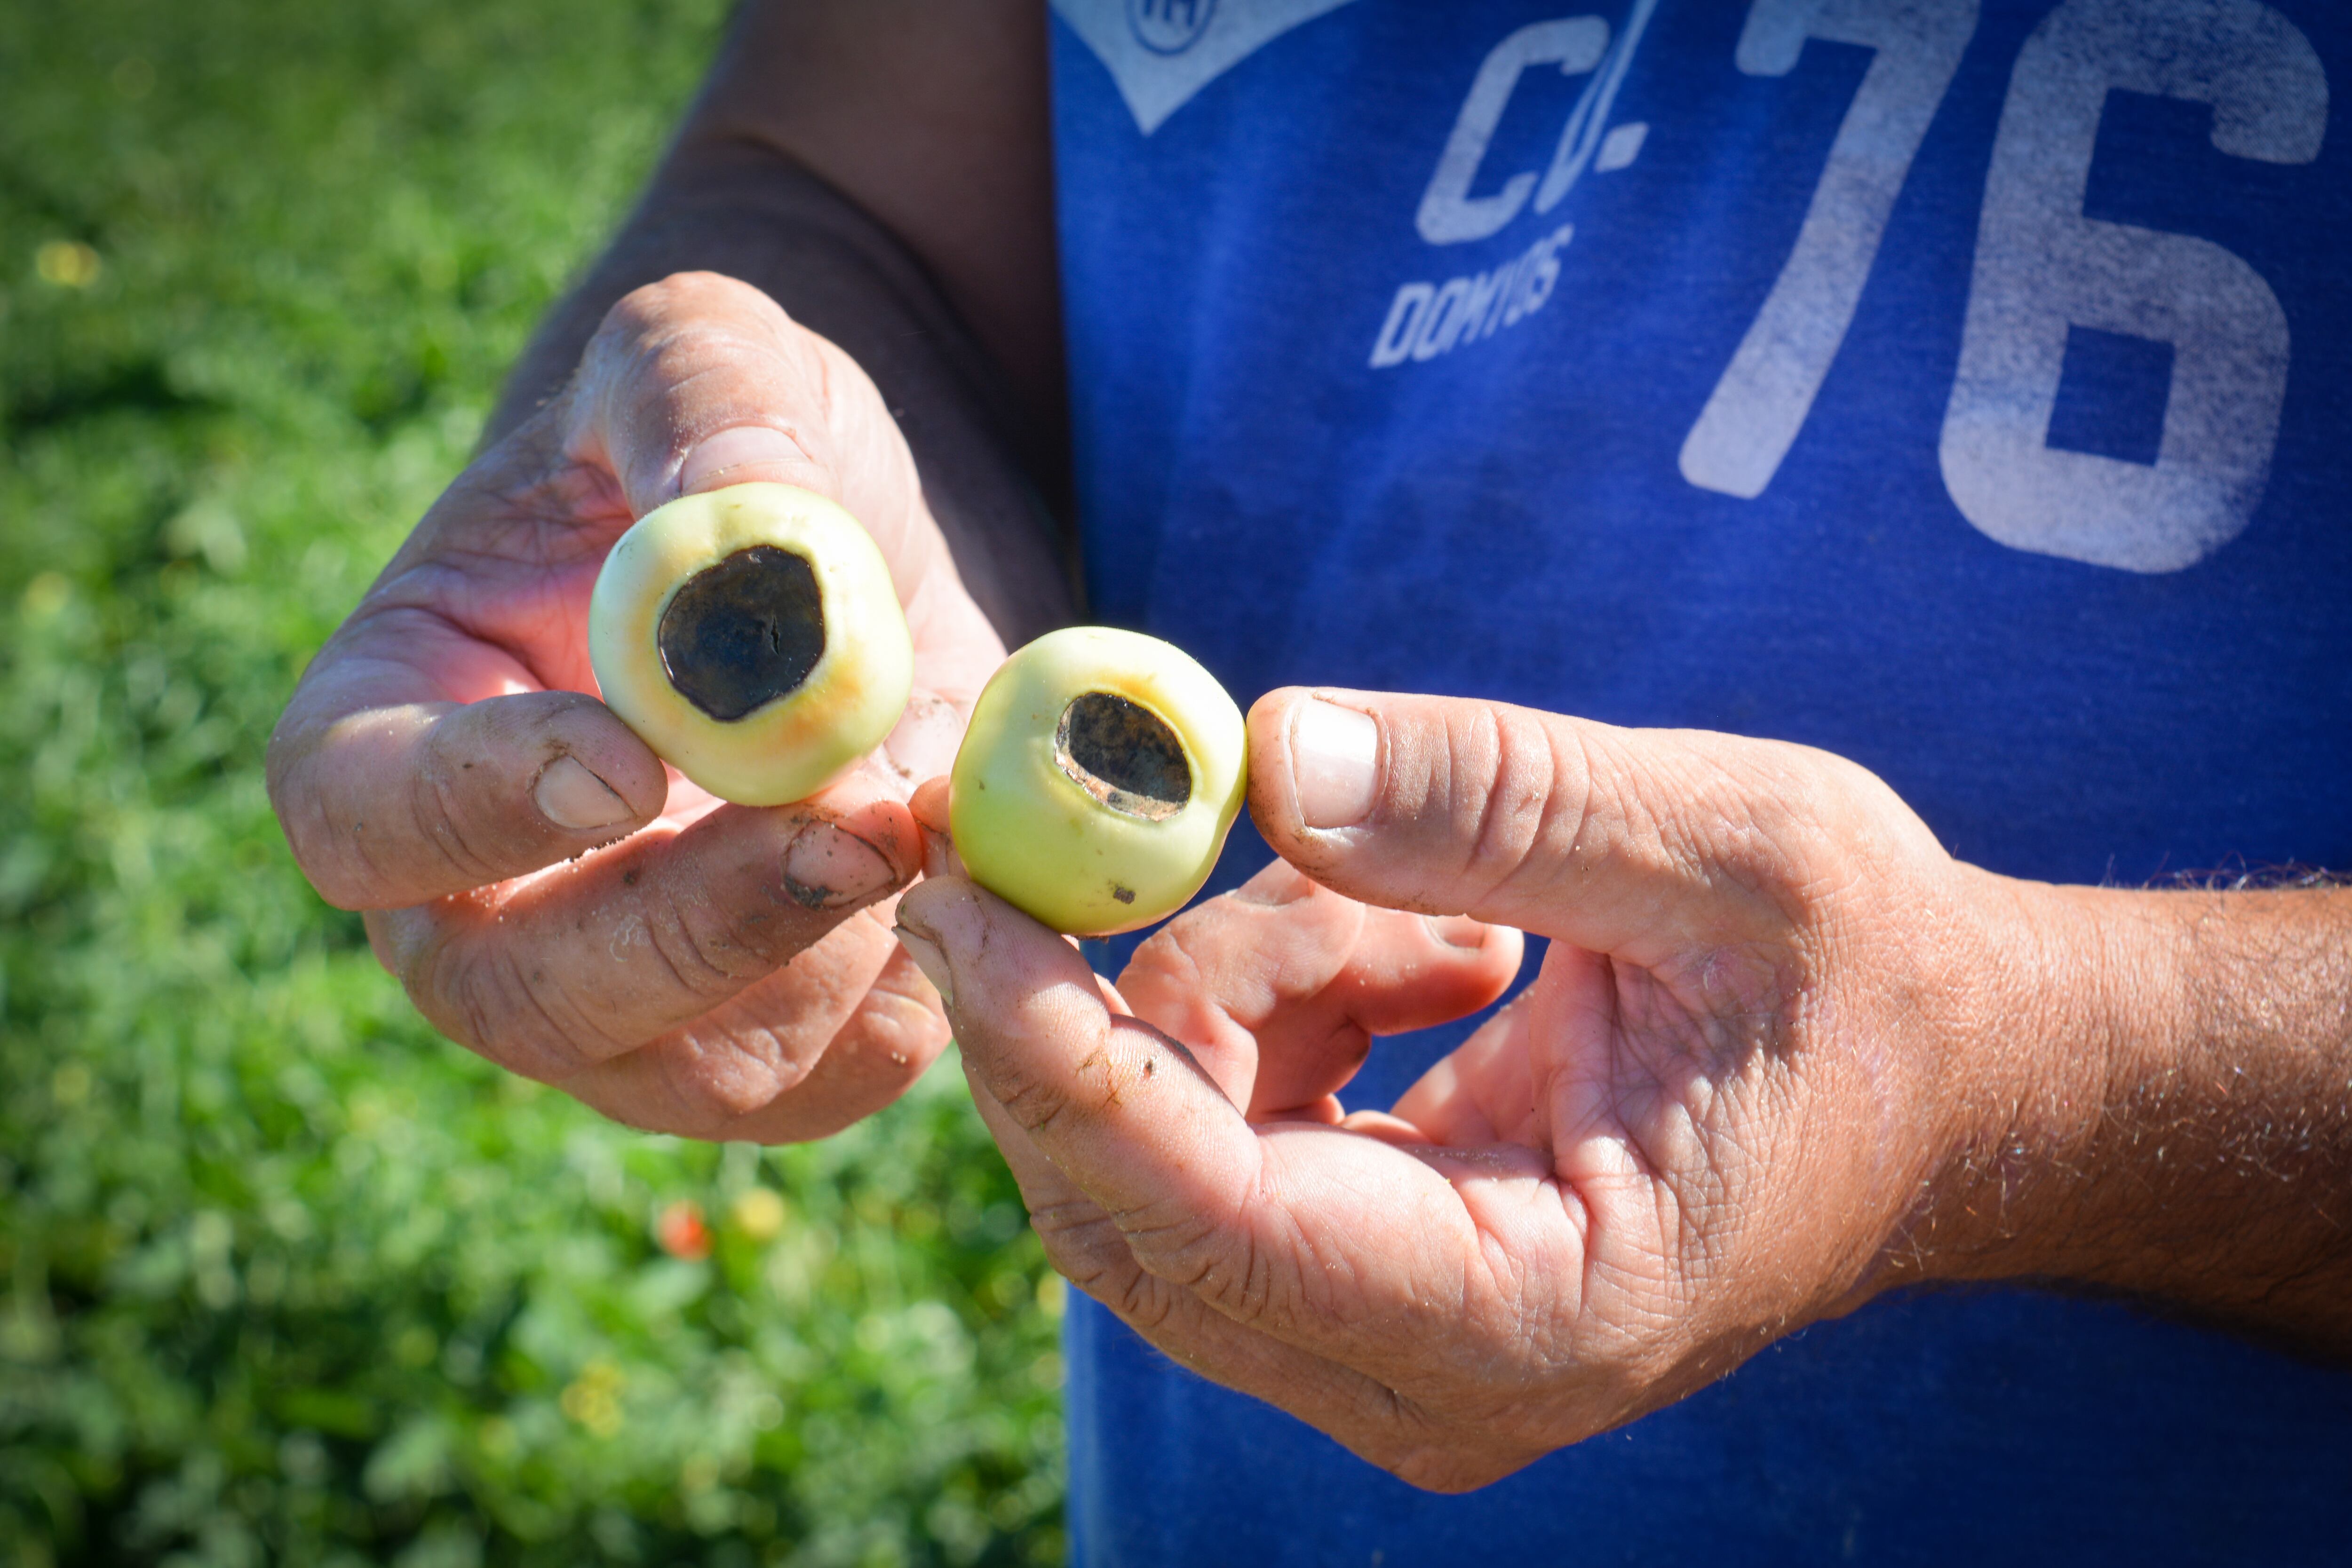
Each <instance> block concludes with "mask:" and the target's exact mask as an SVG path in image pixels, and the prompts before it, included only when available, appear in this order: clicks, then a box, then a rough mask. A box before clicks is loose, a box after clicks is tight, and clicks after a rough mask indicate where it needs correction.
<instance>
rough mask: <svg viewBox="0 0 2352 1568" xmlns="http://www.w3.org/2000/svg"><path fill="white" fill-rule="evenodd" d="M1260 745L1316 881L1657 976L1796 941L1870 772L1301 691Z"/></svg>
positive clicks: (1503, 713)
mask: <svg viewBox="0 0 2352 1568" xmlns="http://www.w3.org/2000/svg"><path fill="white" fill-rule="evenodd" d="M1249 745H1250V758H1249V766H1250V814H1251V815H1252V817H1254V818H1255V820H1256V822H1257V826H1258V831H1260V832H1262V833H1263V834H1264V835H1265V840H1266V842H1267V843H1268V844H1270V845H1272V846H1273V848H1274V850H1275V852H1276V853H1278V854H1280V855H1281V856H1282V857H1283V858H1284V859H1285V860H1287V861H1289V862H1292V863H1293V864H1295V865H1297V867H1298V868H1299V869H1300V870H1302V871H1304V872H1306V873H1307V874H1308V875H1310V876H1312V877H1314V878H1315V879H1316V880H1317V881H1318V882H1320V883H1324V884H1325V885H1327V886H1329V887H1332V888H1336V889H1337V890H1339V892H1341V893H1344V894H1349V896H1351V897H1355V898H1360V899H1362V900H1363V901H1364V902H1366V903H1368V904H1385V905H1388V906H1390V907H1391V908H1398V909H1411V910H1417V911H1420V912H1422V913H1423V914H1429V915H1475V916H1476V917H1477V918H1478V919H1480V920H1485V921H1489V922H1493V923H1495V924H1497V925H1516V926H1517V927H1519V928H1520V929H1521V930H1525V931H1532V932H1535V933H1537V934H1538V935H1541V936H1551V937H1558V938H1559V939H1561V940H1563V941H1567V942H1570V943H1571V944H1573V945H1575V946H1580V947H1586V948H1591V949H1592V950H1595V951H1599V952H1607V953H1616V954H1621V955H1622V956H1626V957H1628V958H1630V959H1633V961H1636V962H1643V963H1647V962H1654V961H1656V959H1657V958H1659V957H1663V956H1664V954H1665V953H1666V952H1667V951H1669V950H1671V949H1673V948H1676V947H1680V946H1684V945H1685V943H1687V942H1688V941H1690V940H1693V939H1697V940H1702V941H1706V942H1710V943H1713V942H1723V941H1727V940H1731V941H1737V940H1741V939H1758V940H1760V939H1765V938H1768V937H1770V936H1774V935H1775V934H1779V933H1784V932H1785V931H1786V929H1787V925H1788V911H1789V910H1790V908H1792V907H1793V906H1794V901H1793V893H1794V890H1795V889H1797V888H1800V887H1801V886H1803V885H1805V883H1806V882H1807V881H1808V879H1810V878H1811V877H1812V876H1814V875H1816V874H1817V873H1818V871H1819V867H1818V866H1817V865H1816V863H1815V862H1816V861H1817V859H1818V852H1819V851H1820V849H1821V847H1822V845H1821V841H1822V837H1823V835H1822V830H1821V825H1820V824H1821V820H1822V819H1824V818H1826V819H1827V820H1830V821H1835V820H1836V819H1837V817H1838V816H1839V812H1838V811H1836V810H1827V811H1823V810H1818V809H1817V808H1819V807H1820V806H1821V805H1822V801H1823V799H1824V797H1826V796H1833V795H1835V794H1836V793H1837V792H1838V789H1839V787H1840V786H1839V784H1838V779H1839V777H1840V775H1839V773H1838V770H1840V769H1843V770H1846V771H1850V772H1852V773H1853V774H1855V775H1857V776H1859V777H1861V778H1863V779H1868V777H1869V776H1868V775H1867V774H1864V773H1863V772H1862V770H1861V769H1860V768H1853V766H1852V765H1851V764H1846V763H1842V762H1839V761H1838V760H1837V759H1836V758H1830V757H1827V756H1826V755H1825V754H1822V753H1819V752H1812V751H1809V750H1807V749H1805V748H1803V747H1793V746H1781V745H1777V744H1775V743H1771V742H1766V741H1751V740H1743V739H1740V738H1738V737H1732V736H1723V735H1712V734H1707V733H1705V732H1700V731H1686V730H1633V729H1619V728H1616V727H1612V726H1609V725H1603V724H1595V723H1591V722H1590V721H1587V720H1583V719H1575V718H1568V717H1564V716H1560V715H1558V714H1548V713H1540V712H1538V711H1536V710H1534V709H1531V708H1522V707H1514V706H1510V705H1508V704H1506V703H1492V702H1480V701H1475V700H1469V699H1461V698H1450V697H1429V696H1402V695H1383V694H1379V693H1370V692H1349V691H1332V690H1318V691H1307V690H1304V689H1300V688H1297V687H1291V688H1286V689H1284V690H1280V691H1276V692H1271V693H1268V694H1267V695H1265V696H1264V697H1262V698H1260V699H1259V700H1258V702H1257V704H1256V706H1255V707H1253V708H1252V709H1251V711H1250V716H1249ZM1872 782H1873V783H1875V780H1872ZM1879 789H1880V792H1881V793H1885V790H1884V786H1880V787H1879ZM1888 799H1890V800H1891V799H1892V797H1891V795H1890V796H1888Z"/></svg>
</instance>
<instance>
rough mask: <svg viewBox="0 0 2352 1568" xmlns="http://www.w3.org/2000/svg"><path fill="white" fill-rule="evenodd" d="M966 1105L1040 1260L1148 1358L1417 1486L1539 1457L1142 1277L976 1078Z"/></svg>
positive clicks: (1102, 1221)
mask: <svg viewBox="0 0 2352 1568" xmlns="http://www.w3.org/2000/svg"><path fill="white" fill-rule="evenodd" d="M972 1103H973V1105H974V1106H975V1107H976V1108H977V1109H978V1110H979V1112H980V1115H981V1120H982V1122H983V1123H985V1124H987V1126H988V1130H989V1132H990V1134H992V1136H993V1137H994V1138H995V1139H996V1141H997V1146H998V1147H999V1149H1001V1150H1002V1151H1003V1155H1004V1158H1005V1163H1006V1165H1007V1166H1010V1167H1011V1169H1012V1171H1013V1179H1014V1180H1015V1181H1016V1182H1018V1183H1019V1184H1020V1186H1021V1196H1022V1201H1023V1202H1024V1204H1025V1205H1026V1206H1027V1207H1028V1209H1029V1214H1030V1219H1031V1223H1032V1224H1033V1226H1034V1228H1035V1229H1036V1232H1037V1236H1038V1239H1039V1240H1040V1241H1041V1242H1042V1243H1043V1244H1044V1246H1045V1257H1046V1260H1047V1261H1048V1262H1050V1263H1052V1264H1053V1266H1054V1267H1055V1270H1058V1271H1059V1272H1060V1273H1061V1274H1062V1275H1063V1276H1064V1277H1065V1278H1066V1279H1067V1280H1068V1281H1070V1282H1071V1283H1072V1284H1073V1285H1076V1287H1077V1288H1078V1289H1079V1290H1080V1291H1084V1292H1086V1294H1087V1296H1089V1297H1091V1298H1092V1299H1094V1300H1095V1301H1099V1302H1101V1303H1102V1305H1103V1306H1104V1307H1106V1308H1108V1310H1109V1311H1110V1312H1111V1313H1112V1314H1113V1315H1115V1316H1116V1317H1118V1320H1119V1321H1120V1322H1124V1323H1125V1324H1127V1326H1128V1327H1129V1328H1130V1329H1133V1330H1134V1331H1135V1332H1136V1333H1139V1334H1140V1335H1141V1336H1142V1337H1143V1339H1144V1340H1145V1341H1146V1342H1147V1343H1150V1345H1151V1346H1152V1347H1153V1348H1154V1349H1156V1350H1159V1351H1160V1352H1161V1353H1162V1354H1166V1355H1167V1356H1169V1357H1170V1358H1171V1359H1172V1360H1174V1361H1176V1362H1178V1363H1180V1364H1182V1365H1184V1366H1186V1367H1189V1368H1190V1369H1191V1370H1192V1371H1193V1372H1195V1373H1198V1374H1199V1375H1202V1376H1203V1377H1206V1378H1208V1379H1210V1380H1211V1381H1213V1382H1215V1383H1220V1384H1223V1385H1225V1386H1226V1387H1228V1388H1235V1389H1239V1390H1240V1391H1242V1392H1243V1393H1244V1394H1248V1395H1252V1396H1255V1397H1257V1398H1260V1399H1263V1400H1265V1401H1266V1403H1268V1404H1270V1405H1273V1406H1276V1408H1278V1409H1281V1410H1285V1411H1287V1412H1289V1413H1290V1414H1291V1415H1293V1416H1297V1417H1298V1418H1299V1419H1300V1420H1302V1421H1305V1422H1307V1423H1308V1424H1309V1425H1310V1426H1313V1427H1316V1428H1317V1429H1318V1430H1319V1431H1322V1432H1324V1433H1327V1434H1328V1435H1329V1436H1330V1437H1333V1438H1335V1439H1336V1440H1337V1441H1339V1443H1341V1444H1342V1445H1344V1446H1345V1447H1346V1448H1348V1449H1349V1451H1350V1452H1352V1453H1354V1454H1356V1455H1357V1456H1358V1457H1360V1458H1364V1459H1366V1460H1369V1461H1370V1462H1371V1463H1373V1464H1376V1465H1379V1466H1381V1468H1382V1469H1387V1470H1390V1471H1391V1472H1393V1473H1395V1474H1397V1475H1399V1476H1401V1477H1402V1478H1403V1479H1406V1480H1408V1481H1411V1482H1412V1484H1413V1485H1415V1486H1421V1487H1426V1488H1430V1489H1432V1490H1440V1491H1453V1490H1467V1489H1468V1488H1470V1487H1474V1486H1482V1485H1484V1484H1486V1482H1487V1481H1491V1480H1494V1479H1498V1478H1499V1477H1501V1476H1503V1475H1507V1474H1508V1473H1509V1472H1510V1471H1512V1470H1515V1469H1518V1468H1519V1467H1520V1466H1522V1465H1525V1464H1527V1463H1528V1462H1530V1461H1531V1460H1533V1459H1534V1458H1538V1454H1537V1453H1535V1452H1532V1451H1528V1450H1526V1449H1523V1448H1514V1447H1512V1446H1510V1445H1508V1444H1506V1443H1503V1442H1499V1441H1494V1440H1490V1439H1486V1435H1485V1434H1483V1433H1480V1432H1477V1431H1475V1430H1474V1431H1467V1432H1465V1431H1462V1430H1459V1429H1455V1430H1451V1431H1448V1430H1446V1429H1444V1427H1441V1425H1440V1423H1439V1422H1438V1421H1437V1420H1436V1419H1435V1418H1433V1416H1432V1415H1431V1414H1430V1413H1429V1412H1427V1411H1425V1410H1424V1409H1423V1408H1422V1407H1421V1406H1419V1405H1418V1404H1416V1403H1415V1402H1414V1401H1413V1400H1412V1399H1410V1398H1408V1397H1406V1396H1403V1395H1401V1394H1399V1393H1397V1392H1396V1391H1394V1390H1392V1389H1391V1388H1389V1387H1388V1386H1387V1385H1383V1384H1382V1383H1381V1382H1380V1381H1379V1380H1378V1379H1376V1378H1372V1377H1370V1376H1367V1375H1364V1374H1363V1373H1361V1372H1359V1371H1356V1370H1355V1369H1354V1368H1352V1367H1349V1366H1346V1365H1343V1364H1340V1363H1339V1362H1336V1361H1333V1360H1331V1359H1330V1358H1328V1357H1327V1356H1322V1355H1318V1354H1314V1353H1313V1352H1311V1351H1307V1350H1303V1349H1301V1348H1299V1347H1297V1346H1296V1345H1292V1344H1287V1343H1284V1342H1283V1341H1281V1340H1279V1339H1276V1338H1275V1337H1274V1336H1273V1335H1271V1334H1268V1333H1265V1332H1263V1331H1261V1330H1258V1329H1255V1328H1252V1327H1249V1326H1247V1325H1245V1324H1244V1323H1240V1322H1235V1321H1234V1319H1232V1318H1230V1317H1227V1316H1225V1315H1224V1314H1223V1313H1222V1312H1216V1311H1214V1310H1213V1309H1212V1308H1210V1307H1209V1306H1208V1305H1207V1304H1206V1303H1204V1302H1203V1301H1202V1300H1201V1299H1200V1298H1199V1297H1198V1296H1196V1295H1194V1294H1193V1293H1192V1291H1189V1290H1186V1289H1184V1288H1183V1287H1182V1286H1181V1285H1177V1284H1175V1283H1172V1282H1171V1281H1167V1280H1164V1279H1161V1278H1160V1277H1159V1276H1158V1275H1155V1274H1153V1273H1151V1272H1150V1271H1149V1270H1145V1269H1144V1268H1143V1267H1142V1265H1141V1264H1139V1262H1138V1261H1137V1260H1136V1256H1135V1252H1134V1250H1133V1249H1132V1248H1130V1247H1129V1245H1128V1242H1127V1238H1126V1236H1125V1235H1124V1233H1122V1232H1121V1230H1120V1229H1119V1228H1118V1224H1117V1223H1116V1222H1114V1221H1113V1220H1112V1218H1110V1216H1109V1215H1108V1214H1107V1213H1105V1212H1104V1210H1103V1209H1102V1207H1100V1206H1099V1205H1097V1204H1096V1203H1095V1202H1094V1201H1093V1200H1092V1199H1090V1198H1088V1197H1087V1196H1086V1194H1084V1193H1083V1192H1081V1191H1080V1190H1079V1189H1078V1188H1077V1187H1076V1186H1075V1185H1073V1184H1072V1183H1071V1182H1070V1181H1069V1179H1068V1178H1067V1177H1066V1176H1063V1175H1062V1173H1061V1172H1060V1170H1058V1169H1057V1168H1056V1167H1055V1165H1054V1163H1053V1162H1052V1161H1051V1160H1049V1159H1047V1158H1045V1155H1042V1154H1040V1153H1039V1152H1038V1150H1037V1148H1036V1145H1034V1143H1033V1142H1032V1141H1031V1140H1030V1138H1029V1135H1028V1134H1027V1133H1026V1132H1025V1131H1024V1129H1023V1127H1022V1126H1021V1124H1020V1123H1019V1122H1017V1121H1016V1120H1014V1118H1013V1115H1012V1114H1011V1113H1009V1112H1007V1111H1006V1110H1005V1109H1004V1107H1003V1105H1001V1104H999V1103H997V1101H996V1099H995V1097H994V1096H992V1094H990V1093H989V1092H988V1090H987V1089H986V1087H984V1086H983V1085H982V1083H981V1082H978V1080H977V1079H975V1080H974V1082H973V1083H972Z"/></svg>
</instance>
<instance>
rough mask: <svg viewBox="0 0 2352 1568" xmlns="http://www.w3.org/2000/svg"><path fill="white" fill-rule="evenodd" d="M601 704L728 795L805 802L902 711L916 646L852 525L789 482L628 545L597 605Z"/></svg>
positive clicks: (646, 531) (687, 504)
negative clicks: (602, 697) (601, 690)
mask: <svg viewBox="0 0 2352 1568" xmlns="http://www.w3.org/2000/svg"><path fill="white" fill-rule="evenodd" d="M588 659H589V663H590V664H591V665H593V667H594V669H595V672H596V684H597V685H599V686H600V687H601V688H602V689H603V695H604V702H605V705H606V706H609V707H610V708H611V709H612V710H613V711H614V713H616V714H618V715H619V716H621V720H622V722H623V723H625V724H626V725H627V726H628V727H630V728H631V729H633V730H635V731H636V733H637V735H638V737H640V738H642V739H643V740H644V741H645V743H646V745H647V746H650V747H653V748H654V750H655V751H656V752H657V753H659V754H660V756H661V757H662V758H663V760H665V761H667V763H668V764H669V765H670V766H671V767H673V768H677V770H678V771H679V772H680V773H683V774H685V775H686V776H687V777H688V779H692V780H694V782H695V783H697V784H699V785H700V786H702V788H704V789H708V790H709V791H710V793H712V794H713V795H716V796H718V797H719V799H721V800H732V801H735V802H737V803H738V804H740V805H745V806H776V805H782V804H783V803H784V802H785V801H788V800H803V799H805V798H806V797H808V796H810V795H813V794H814V793H815V792H816V791H817V790H818V789H822V788H823V787H824V785H825V784H826V783H827V782H828V781H829V780H831V779H833V778H834V777H835V775H836V774H838V773H840V772H841V771H842V770H843V769H844V768H847V767H848V766H849V765H850V764H851V763H853V762H855V761H856V760H857V758H860V757H863V756H864V755H865V754H866V753H867V752H868V751H871V750H873V749H874V747H877V746H879V745H880V744H881V743H882V740H883V737H886V736H887V735H888V734H889V733H890V731H891V728H892V727H894V726H895V725H897V724H898V716H899V715H900V714H901V713H903V712H905V711H906V707H907V695H908V691H909V690H910V689H911V687H912V685H913V683H914V669H915V654H914V645H913V643H912V642H911V641H910V640H909V639H908V635H907V617H906V615H905V613H904V612H901V611H900V610H899V608H898V591H897V589H896V588H895V587H893V586H892V584H891V581H890V569H889V567H888V566H887V564H886V563H885V562H884V561H883V559H882V552H881V551H880V550H878V549H876V548H875V546H874V540H873V538H872V537H871V536H870V535H868V534H867V533H866V530H865V528H861V527H860V526H859V525H858V522H857V519H856V518H855V517H851V516H850V515H849V514H848V513H847V512H845V511H843V510H842V509H841V508H840V507H836V506H835V505H834V504H833V503H832V502H831V501H828V500H826V499H825V498H824V497H822V496H819V495H816V494H814V492H812V491H808V490H803V489H800V488H799V487H797V486H792V485H766V484H760V485H737V486H731V487H730V488H728V489H724V490H713V491H710V492H709V493H708V494H706V495H700V496H686V497H680V498H679V499H677V500H675V501H672V502H671V503H670V504H669V505H667V506H666V507H660V508H658V509H656V510H655V511H651V512H648V513H646V515H645V516H644V517H641V518H639V519H638V521H637V523H636V526H635V527H634V528H631V529H629V531H628V532H627V533H625V534H623V535H622V536H621V538H620V542H619V543H617V544H615V545H614V547H613V553H612V554H611V555H610V556H608V557H606V558H605V560H604V570H602V571H600V572H599V573H597V576H596V591H595V593H594V594H593V597H592V598H591V599H590V601H589V605H588Z"/></svg>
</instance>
